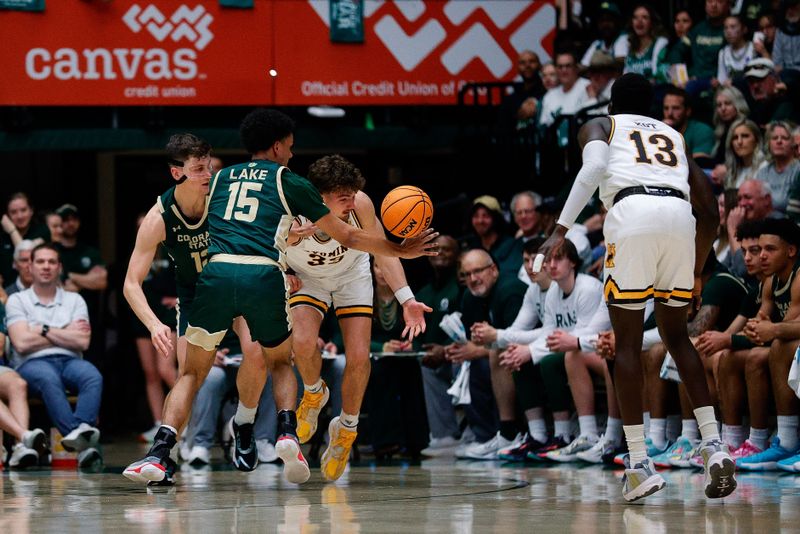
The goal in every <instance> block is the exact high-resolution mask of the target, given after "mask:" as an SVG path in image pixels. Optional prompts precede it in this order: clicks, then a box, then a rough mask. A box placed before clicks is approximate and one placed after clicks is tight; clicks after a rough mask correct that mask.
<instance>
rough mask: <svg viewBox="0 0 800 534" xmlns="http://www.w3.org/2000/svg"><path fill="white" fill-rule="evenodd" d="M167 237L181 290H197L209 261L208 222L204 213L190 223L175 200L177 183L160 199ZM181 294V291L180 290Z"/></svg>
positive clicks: (166, 241) (167, 244)
mask: <svg viewBox="0 0 800 534" xmlns="http://www.w3.org/2000/svg"><path fill="white" fill-rule="evenodd" d="M156 204H157V205H158V209H159V211H160V212H161V218H162V219H163V220H164V229H165V230H166V234H167V237H166V239H164V242H163V245H164V248H165V249H166V251H167V254H169V257H170V258H172V262H173V263H174V264H175V281H176V282H177V284H178V288H179V289H194V286H195V284H196V283H197V278H198V277H199V276H200V272H201V271H202V270H203V267H204V266H205V264H206V262H207V261H208V257H207V256H208V243H209V241H208V223H207V216H206V214H203V216H202V217H201V218H200V220H199V221H197V222H194V223H190V222H189V221H187V218H186V216H185V215H184V214H183V213H181V209H180V208H179V207H178V203H177V202H176V200H175V186H173V187H171V188H169V189H168V190H167V191H166V192H165V193H164V194H163V195H161V196H160V197H158V199H157V200H156ZM179 295H180V293H179Z"/></svg>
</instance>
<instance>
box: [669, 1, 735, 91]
mask: <svg viewBox="0 0 800 534" xmlns="http://www.w3.org/2000/svg"><path fill="white" fill-rule="evenodd" d="M705 4H706V6H705V7H706V19H705V20H702V21H700V22H699V23H698V24H696V25H695V26H694V27H693V28H692V29H691V30H689V33H688V34H686V36H684V37H683V38H681V40H680V41H679V42H678V43H676V45H675V46H674V47H673V49H672V51H671V52H670V55H669V57H668V58H667V62H668V63H673V64H674V63H685V64H686V65H687V66H688V69H689V78H691V80H690V81H689V83H688V84H687V85H686V90H687V91H688V92H689V94H691V95H697V94H699V93H700V92H702V91H704V90H707V89H710V88H711V79H712V78H714V76H716V74H717V67H718V63H719V51H720V50H721V49H722V47H723V46H725V34H724V30H723V25H724V22H725V17H727V16H728V14H730V11H731V6H730V0H706V2H705Z"/></svg>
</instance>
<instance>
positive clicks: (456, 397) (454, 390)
mask: <svg viewBox="0 0 800 534" xmlns="http://www.w3.org/2000/svg"><path fill="white" fill-rule="evenodd" d="M447 394H448V395H450V396H451V397H453V399H452V400H453V406H458V405H463V404H471V403H472V397H471V396H470V394H469V362H464V363H462V364H461V369H459V370H458V374H457V375H456V379H455V380H454V381H453V385H452V386H450V389H448V390H447Z"/></svg>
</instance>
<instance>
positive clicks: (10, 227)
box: [0, 192, 50, 285]
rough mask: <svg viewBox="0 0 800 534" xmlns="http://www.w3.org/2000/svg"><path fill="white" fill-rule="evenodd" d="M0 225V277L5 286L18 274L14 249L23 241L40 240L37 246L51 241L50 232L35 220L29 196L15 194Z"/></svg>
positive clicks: (10, 199)
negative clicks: (15, 269) (0, 228)
mask: <svg viewBox="0 0 800 534" xmlns="http://www.w3.org/2000/svg"><path fill="white" fill-rule="evenodd" d="M0 224H1V225H2V227H3V232H0V275H2V278H3V285H6V284H9V283H11V281H13V280H14V279H15V278H16V276H17V273H16V271H14V267H13V265H12V262H13V254H14V247H16V246H17V244H18V243H19V242H20V241H22V240H23V239H30V240H31V241H36V240H39V241H38V242H37V243H36V244H37V245H38V244H39V243H44V242H47V241H50V230H49V229H48V228H47V226H45V225H44V224H42V223H39V222H36V221H34V219H33V207H32V206H31V201H30V199H29V198H28V195H26V194H25V193H21V192H20V193H14V194H13V195H11V197H10V198H9V199H8V204H7V205H6V213H5V214H3V217H2V220H0Z"/></svg>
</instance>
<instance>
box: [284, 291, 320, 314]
mask: <svg viewBox="0 0 800 534" xmlns="http://www.w3.org/2000/svg"><path fill="white" fill-rule="evenodd" d="M294 306H311V307H312V308H316V309H318V310H319V311H321V312H322V313H323V315H324V314H326V313H328V305H327V304H325V303H324V302H322V301H321V300H319V299H315V298H314V297H312V296H310V295H293V296H291V297H289V307H290V308H292V307H294Z"/></svg>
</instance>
